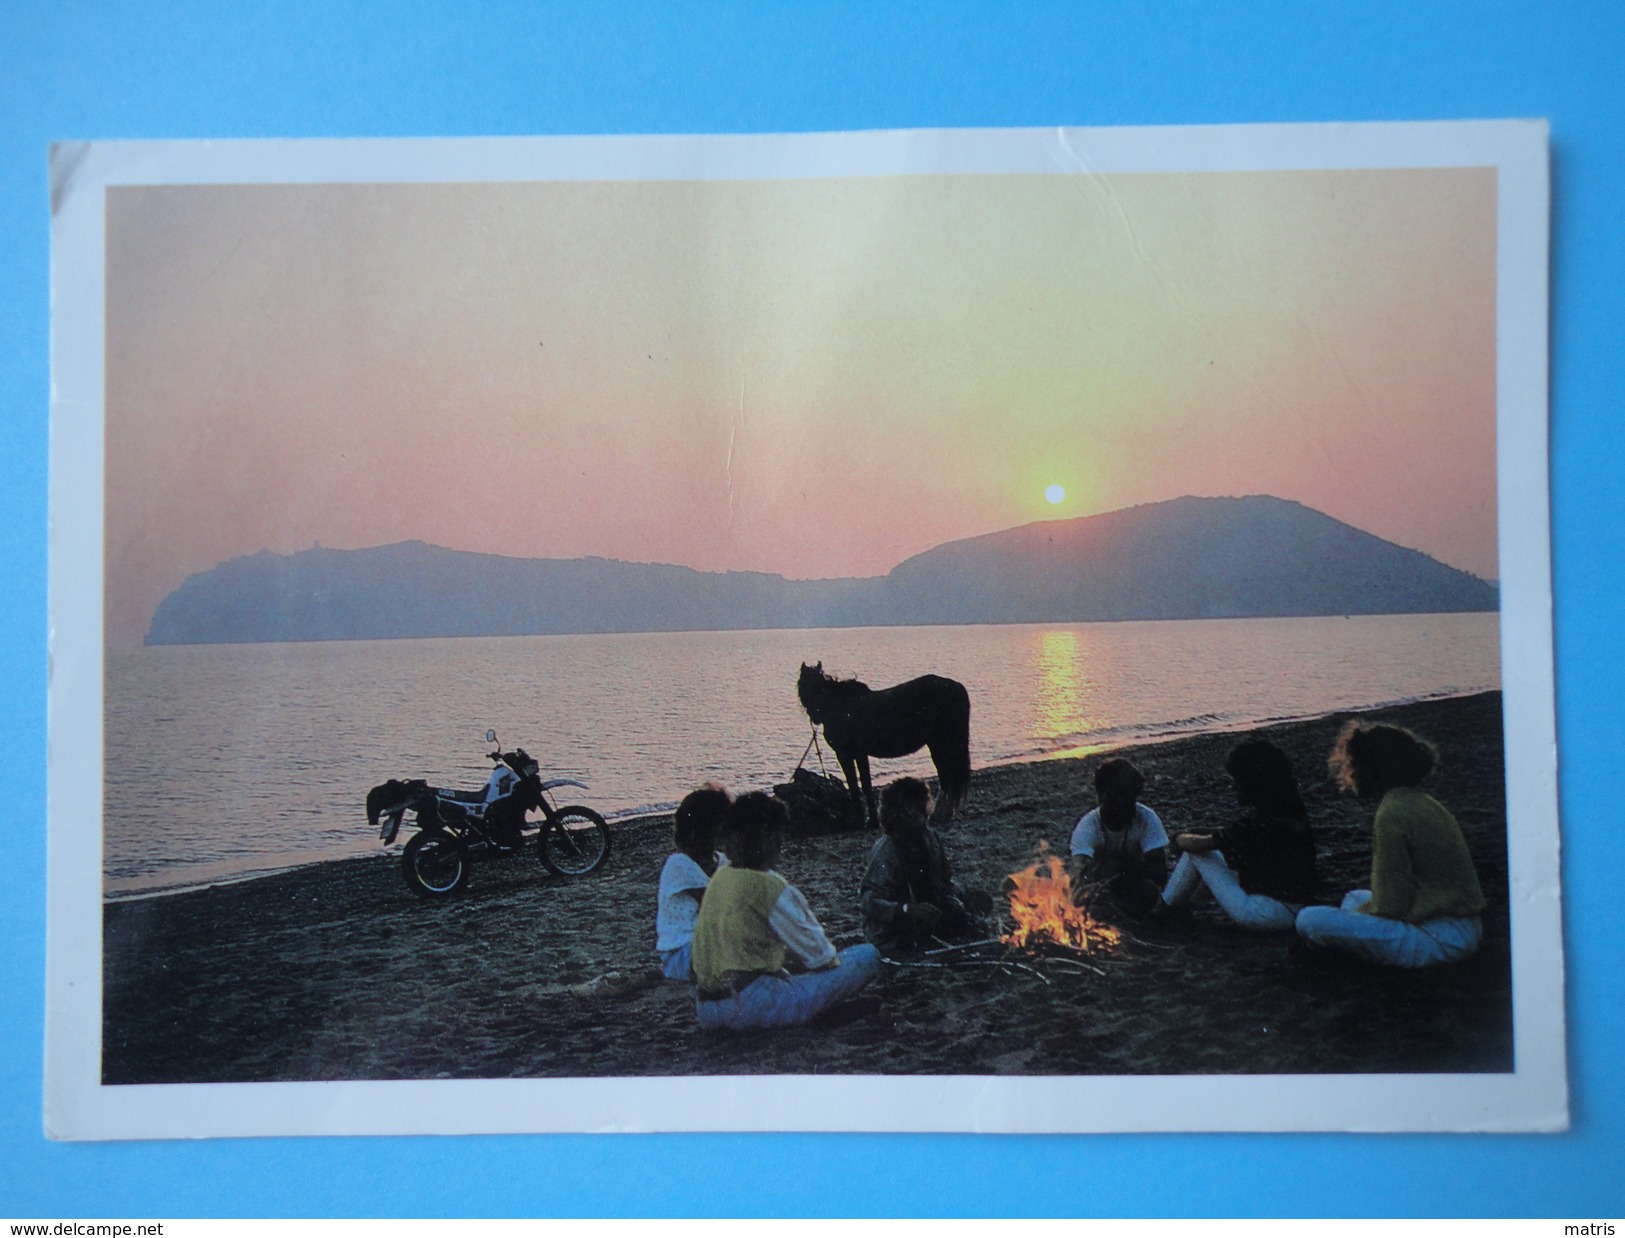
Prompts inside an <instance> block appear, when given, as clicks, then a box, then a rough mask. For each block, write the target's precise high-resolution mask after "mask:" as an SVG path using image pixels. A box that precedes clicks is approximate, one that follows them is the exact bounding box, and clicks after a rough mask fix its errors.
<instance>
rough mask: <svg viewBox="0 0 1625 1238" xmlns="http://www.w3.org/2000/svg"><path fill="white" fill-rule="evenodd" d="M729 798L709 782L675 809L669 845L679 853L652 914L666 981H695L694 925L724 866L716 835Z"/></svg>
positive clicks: (669, 864) (663, 877)
mask: <svg viewBox="0 0 1625 1238" xmlns="http://www.w3.org/2000/svg"><path fill="white" fill-rule="evenodd" d="M731 803H733V796H732V795H730V794H729V793H728V788H726V787H724V786H722V785H721V784H720V783H715V782H708V783H706V784H705V785H704V786H703V787H701V788H699V789H698V790H697V791H690V792H689V793H688V794H687V795H685V796H684V797H683V802H682V803H681V804H679V805H677V818H676V824H675V826H674V829H673V842H674V843H675V844H676V846H677V850H676V851H674V852H672V854H671V855H669V856H667V857H666V864H665V867H664V868H662V869H661V870H660V893H659V902H658V903H657V905H656V911H655V952H656V953H657V954H659V955H660V971H661V974H662V975H664V976H665V977H666V979H667V980H692V979H693V978H694V972H693V960H694V922H695V921H696V920H698V919H699V916H700V900H701V899H702V898H704V896H705V887H706V886H707V885H709V884H710V882H711V874H712V873H714V872H716V871H717V866H718V865H719V864H726V863H727V860H726V859H724V858H723V857H722V856H720V855H718V854H717V849H716V847H717V832H718V831H719V830H720V829H721V828H722V822H723V819H724V818H725V817H726V816H727V814H728V805H729V804H731Z"/></svg>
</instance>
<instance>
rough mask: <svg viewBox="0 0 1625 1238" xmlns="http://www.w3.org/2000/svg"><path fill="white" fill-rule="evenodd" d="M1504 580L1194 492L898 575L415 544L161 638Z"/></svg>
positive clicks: (1309, 594) (997, 606)
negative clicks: (801, 575) (775, 571)
mask: <svg viewBox="0 0 1625 1238" xmlns="http://www.w3.org/2000/svg"><path fill="white" fill-rule="evenodd" d="M1497 605H1498V598H1497V591H1496V589H1495V587H1494V586H1493V585H1491V584H1489V583H1487V582H1485V581H1483V580H1480V579H1479V578H1478V577H1476V576H1473V575H1470V574H1469V573H1467V572H1463V571H1460V570H1458V569H1456V568H1452V567H1449V566H1447V565H1446V564H1443V563H1440V562H1438V561H1437V560H1435V559H1432V558H1429V557H1428V556H1427V555H1424V554H1422V553H1420V552H1419V551H1415V550H1407V549H1406V548H1404V547H1402V546H1396V545H1394V544H1393V543H1392V542H1387V541H1384V540H1382V539H1381V538H1378V537H1374V536H1372V535H1371V534H1369V533H1365V532H1363V531H1361V530H1359V529H1356V528H1354V527H1353V526H1352V525H1347V524H1344V523H1342V522H1341V521H1338V520H1334V519H1332V518H1331V517H1330V516H1327V515H1325V514H1324V513H1322V512H1317V511H1315V510H1313V509H1312V508H1308V507H1304V506H1303V505H1302V504H1300V503H1294V502H1290V501H1288V500H1285V499H1277V498H1272V497H1269V496H1267V495H1254V496H1251V497H1247V498H1180V499H1173V500H1170V501H1168V502H1163V503H1149V504H1145V505H1144V506H1140V507H1132V508H1126V509H1124V510H1122V511H1116V512H1108V513H1105V514H1103V515H1099V516H1083V517H1079V518H1077V519H1074V520H1050V521H1041V522H1039V523H1036V524H1029V525H1023V526H1021V527H1019V528H1014V529H1006V530H1004V531H1002V532H999V533H989V534H986V535H984V536H981V537H973V538H967V539H964V540H961V541H954V542H947V543H944V544H943V545H941V546H937V547H934V548H933V549H931V550H928V551H925V552H924V553H923V554H918V555H915V556H914V557H913V558H910V559H907V560H905V561H904V562H903V563H900V564H899V565H898V566H897V567H896V568H894V569H893V570H892V571H891V572H890V573H889V574H888V575H886V576H880V577H866V578H858V579H842V580H788V579H786V578H785V577H783V576H777V575H772V574H769V573H764V572H699V571H695V570H694V569H692V568H686V567H676V566H672V565H669V564H651V563H626V562H621V561H618V560H613V559H601V558H586V559H517V558H509V557H506V556H502V555H489V554H474V553H471V552H467V551H458V550H447V549H445V548H443V547H440V546H431V545H428V544H427V543H424V542H400V543H397V544H395V545H392V546H378V547H373V548H371V549H366V550H328V549H321V548H316V549H312V550H304V551H299V552H298V553H296V554H291V555H277V554H272V553H271V552H269V551H261V552H259V553H258V554H254V555H248V556H244V557H242V558H237V559H231V560H228V561H227V562H225V563H222V564H220V565H219V566H217V567H214V568H211V569H210V570H208V571H206V572H199V573H197V574H196V575H194V576H191V577H189V578H188V579H187V580H186V581H185V582H183V583H182V584H181V586H180V587H179V588H178V589H176V590H175V591H174V592H173V593H171V594H169V596H167V597H166V598H164V600H163V601H162V602H161V603H159V605H158V608H157V610H156V612H155V613H154V614H153V619H152V624H151V626H150V627H149V629H148V631H147V637H146V641H147V644H149V645H172V644H217V643H234V642H245V641H310V640H361V639H382V638H393V637H427V636H519V635H538V634H553V633H557V634H564V633H584V632H672V631H706V630H712V631H726V630H736V629H748V628H795V627H853V626H863V625H904V624H956V623H1042V622H1077V621H1090V620H1123V619H1216V618H1244V617H1262V616H1289V615H1357V614H1358V615H1366V614H1407V613H1423V612H1445V611H1489V610H1494V609H1496V607H1497Z"/></svg>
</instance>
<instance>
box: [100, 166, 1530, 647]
mask: <svg viewBox="0 0 1625 1238" xmlns="http://www.w3.org/2000/svg"><path fill="white" fill-rule="evenodd" d="M1495 188H1496V187H1495V174H1494V172H1493V171H1492V170H1488V169H1455V170H1420V171H1332V172H1268V173H1205V174H1193V175H1175V174H1166V173H1157V174H1137V175H1109V176H1107V175H1098V174H1097V175H1078V174H1066V175H1051V176H1013V175H1000V176H995V175H982V176H910V177H874V178H853V179H799V180H778V181H749V182H746V181H709V182H695V181H664V182H648V181H629V182H613V183H558V182H553V183H541V184H458V185H382V186H380V185H357V186H330V185H276V186H238V187H229V186H227V187H155V188H114V189H110V190H109V191H108V198H107V268H106V269H107V313H106V326H107V367H106V391H107V418H106V469H107V474H106V501H107V507H106V517H107V582H106V602H107V629H108V636H109V639H111V640H114V641H116V642H120V643H128V642H131V641H138V640H139V639H140V637H141V635H142V633H143V632H144V631H145V630H146V626H147V623H148V621H149V620H150V618H151V614H152V610H153V607H154V606H155V605H156V604H157V603H158V601H159V600H160V599H161V598H162V597H163V596H164V595H165V594H166V593H168V592H169V591H170V590H171V589H173V588H175V587H176V586H177V585H179V584H180V583H181V581H182V580H184V579H185V578H186V576H188V575H189V574H191V573H193V572H197V571H202V570H205V569H207V568H210V567H212V566H214V565H215V564H216V563H218V562H220V561H221V560H223V559H226V558H230V557H232V556H235V555H241V554H248V553H252V552H254V551H257V550H260V549H264V548H268V549H271V550H274V551H279V552H289V551H295V550H301V549H305V548H307V547H309V546H311V545H313V544H314V543H317V542H320V543H321V544H322V545H323V546H329V547H361V546H373V545H379V544H383V543H388V542H395V541H401V540H404V539H408V538H420V539H422V540H424V541H428V542H433V543H436V544H439V545H443V546H450V547H454V548H458V549H465V550H477V551H486V552H493V553H499V554H506V555H519V556H541V557H573V556H578V555H603V556H606V557H611V558H617V559H627V560H636V561H642V562H664V563H680V564H686V565H688V566H691V567H695V568H700V569H704V570H725V569H754V570H761V571H769V572H779V573H783V574H784V575H787V576H793V577H813V576H848V575H875V574H879V573H883V572H885V571H887V570H889V569H890V568H891V567H893V566H894V565H895V564H897V563H898V562H899V561H900V560H902V559H904V558H906V557H908V556H909V555H911V554H915V553H917V552H919V551H922V550H925V549H927V548H929V547H931V546H934V545H937V544H939V543H941V542H944V541H948V540H951V539H953V538H959V537H966V536H971V535H975V534H979V533H986V532H991V531H993V530H997V529H1003V528H1009V527H1011V526H1013V525H1019V524H1024V523H1026V522H1028V521H1032V520H1041V519H1058V518H1066V517H1073V516H1081V515H1087V514H1090V513H1094V512H1102V511H1110V510H1114V509H1117V508H1121V507H1125V506H1130V505H1133V504H1137V503H1146V502H1154V501H1158V500H1162V499H1168V498H1174V497H1176V496H1179V495H1183V494H1200V495H1236V494H1259V493H1265V494H1274V495H1279V496H1281V497H1284V498H1290V499H1296V500H1298V501H1300V502H1302V503H1305V504H1307V505H1309V506H1311V507H1314V508H1317V509H1319V510H1321V511H1324V512H1327V513H1329V514H1330V515H1332V516H1335V517H1337V518H1338V519H1340V520H1345V521H1348V522H1349V523H1350V524H1354V525H1357V526H1358V527H1360V528H1362V529H1366V530H1368V531H1370V532H1372V533H1375V534H1377V535H1378V536H1380V537H1384V538H1388V539H1390V540H1392V541H1395V542H1398V543H1399V544H1401V545H1404V546H1410V547H1415V548H1417V549H1420V550H1423V551H1425V552H1427V553H1428V554H1431V555H1433V556H1435V557H1436V558H1438V559H1441V560H1443V561H1444V562H1446V563H1449V564H1452V565H1454V566H1457V567H1461V568H1465V569H1467V570H1468V571H1471V572H1475V573H1477V574H1479V575H1481V576H1484V577H1487V578H1494V577H1496V576H1497V575H1498V572H1497V567H1496V512H1495ZM1057 488H1058V489H1057ZM1059 491H1064V497H1059V501H1053V499H1054V498H1055V497H1057V496H1058V494H1059ZM1046 492H1048V494H1046Z"/></svg>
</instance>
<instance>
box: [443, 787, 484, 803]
mask: <svg viewBox="0 0 1625 1238" xmlns="http://www.w3.org/2000/svg"><path fill="white" fill-rule="evenodd" d="M436 794H437V795H439V796H440V798H441V799H443V800H452V801H454V802H456V803H458V804H483V803H485V792H484V791H453V790H452V789H451V788H450V787H441V788H440V790H439V791H438V792H436Z"/></svg>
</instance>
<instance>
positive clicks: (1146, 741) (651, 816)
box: [102, 688, 1501, 906]
mask: <svg viewBox="0 0 1625 1238" xmlns="http://www.w3.org/2000/svg"><path fill="white" fill-rule="evenodd" d="M1500 691H1501V690H1500V689H1499V688H1493V689H1484V690H1479V691H1472V692H1444V693H1439V694H1437V695H1434V696H1418V697H1406V698H1402V699H1400V700H1396V701H1386V702H1382V703H1380V704H1376V705H1361V706H1357V707H1351V708H1349V709H1341V710H1332V711H1330V712H1325V713H1317V714H1306V715H1304V716H1302V717H1285V718H1271V719H1265V720H1261V721H1246V722H1234V723H1223V724H1220V725H1217V726H1208V727H1200V728H1192V729H1174V730H1169V731H1166V732H1154V733H1151V734H1148V735H1143V736H1140V735H1124V734H1115V735H1112V736H1111V737H1110V738H1107V739H1105V740H1103V741H1102V742H1100V743H1098V744H1094V743H1085V744H1078V745H1073V746H1070V747H1067V748H1062V749H1056V750H1053V751H1049V752H1037V753H1032V754H1029V755H1025V756H1013V757H1005V758H1003V759H1000V760H998V761H995V762H994V763H992V764H990V765H985V766H978V767H977V768H976V770H975V771H974V772H975V773H976V774H981V773H984V772H986V773H992V772H993V771H996V770H1002V769H1006V768H1010V767H1014V766H1024V765H1041V764H1048V763H1050V762H1056V761H1083V760H1088V759H1090V758H1093V757H1098V756H1103V755H1105V754H1107V753H1110V752H1118V751H1123V750H1127V749H1129V748H1146V747H1155V746H1159V745H1162V744H1170V743H1180V742H1182V741H1185V740H1190V739H1199V738H1201V737H1203V736H1208V735H1215V736H1222V735H1240V734H1246V733H1251V732H1254V731H1257V732H1260V733H1263V732H1266V731H1268V730H1269V729H1270V728H1273V727H1282V726H1297V725H1300V724H1303V723H1310V722H1315V721H1318V720H1321V719H1324V718H1330V717H1338V718H1346V717H1358V716H1363V715H1365V714H1372V713H1379V712H1389V711H1393V710H1396V709H1404V708H1407V707H1409V706H1413V705H1421V704H1426V703H1429V702H1433V701H1455V700H1466V699H1470V698H1472V697H1476V696H1485V695H1492V694H1493V695H1497V696H1498V695H1499V694H1500ZM839 773H840V771H839V768H836V769H835V770H834V773H832V774H831V775H830V776H831V777H835V778H836V781H837V782H839V781H841V779H840V778H839V777H838V776H837V775H839ZM789 777H790V775H788V774H786V775H785V778H786V780H788V779H789ZM875 777H876V786H877V789H878V786H879V784H880V779H881V778H882V774H881V772H880V771H879V770H878V769H877V770H876V774H875ZM747 789H751V788H747ZM676 808H677V803H676V801H673V802H672V804H671V805H670V807H667V808H661V809H658V810H656V811H652V812H648V811H643V810H640V809H635V808H634V809H627V810H626V815H625V816H619V817H611V816H608V815H606V816H605V821H606V822H607V824H608V825H609V828H610V831H611V835H612V837H613V835H615V834H618V833H620V832H621V831H623V830H625V831H633V830H644V829H649V828H651V827H653V826H656V825H661V824H665V825H667V826H668V827H669V825H670V822H671V818H672V813H673V812H675V811H676ZM369 828H370V827H369ZM401 845H402V844H401V842H399V841H397V843H396V844H395V845H394V846H393V847H392V848H390V849H389V850H387V851H383V850H377V849H374V850H370V851H365V852H362V851H357V852H355V853H353V854H350V855H329V856H320V857H314V858H311V859H308V860H302V861H298V862H295V863H293V864H287V865H281V864H274V863H273V864H271V865H269V866H267V867H265V868H255V869H252V870H249V871H247V872H242V873H233V874H226V875H223V876H219V877H211V878H205V879H202V880H190V881H180V882H177V883H176V884H174V885H163V886H156V887H150V888H141V889H126V890H108V889H107V888H106V886H105V884H104V886H103V890H102V904H103V906H112V905H115V904H120V903H130V902H140V901H143V900H146V899H153V898H173V897H175V896H177V895H181V894H189V893H194V892H197V891H200V890H211V889H215V888H218V887H221V886H233V885H242V884H243V883H245V882H252V881H263V880H266V879H268V878H272V877H279V876H282V875H284V874H287V873H296V872H301V871H303V870H306V869H310V868H315V867H320V866H322V865H326V864H354V863H356V862H358V861H364V860H375V859H377V858H378V857H379V856H387V857H391V858H396V857H399V855H400V849H401ZM104 880H105V879H104Z"/></svg>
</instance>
